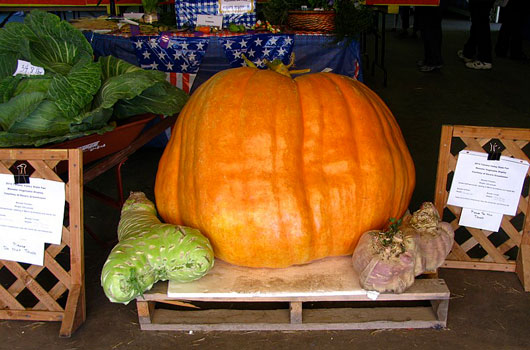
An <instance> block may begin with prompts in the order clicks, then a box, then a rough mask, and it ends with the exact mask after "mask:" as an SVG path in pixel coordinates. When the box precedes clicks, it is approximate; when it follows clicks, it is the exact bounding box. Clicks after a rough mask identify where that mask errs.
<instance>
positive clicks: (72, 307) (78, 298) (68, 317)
mask: <svg viewBox="0 0 530 350" xmlns="http://www.w3.org/2000/svg"><path fill="white" fill-rule="evenodd" d="M64 310H65V311H64V316H63V320H62V323H61V329H60V330H59V336H60V337H66V338H68V337H70V336H71V335H72V333H73V332H75V331H76V329H77V328H79V326H81V324H83V322H85V319H86V315H85V290H84V287H83V286H81V285H79V284H76V285H73V286H72V288H71V289H70V292H69V293H68V299H67V301H66V306H65V309H64Z"/></svg>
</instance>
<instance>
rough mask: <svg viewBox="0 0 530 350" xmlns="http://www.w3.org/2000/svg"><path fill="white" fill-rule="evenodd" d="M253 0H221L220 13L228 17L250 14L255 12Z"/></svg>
mask: <svg viewBox="0 0 530 350" xmlns="http://www.w3.org/2000/svg"><path fill="white" fill-rule="evenodd" d="M253 5H254V4H253V2H252V1H251V0H220V6H219V12H220V13H222V14H227V15H235V14H241V13H249V12H252V11H253V10H254V6H253Z"/></svg>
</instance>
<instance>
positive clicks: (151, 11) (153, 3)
mask: <svg viewBox="0 0 530 350" xmlns="http://www.w3.org/2000/svg"><path fill="white" fill-rule="evenodd" d="M158 3H159V0H142V7H143V8H144V22H145V23H153V22H158V13H157V9H158Z"/></svg>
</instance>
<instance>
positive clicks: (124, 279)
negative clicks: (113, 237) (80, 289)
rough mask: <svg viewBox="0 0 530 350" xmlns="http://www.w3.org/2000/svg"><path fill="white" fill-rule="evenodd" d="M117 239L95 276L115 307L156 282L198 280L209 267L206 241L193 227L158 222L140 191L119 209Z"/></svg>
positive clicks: (209, 248) (211, 257) (211, 256)
mask: <svg viewBox="0 0 530 350" xmlns="http://www.w3.org/2000/svg"><path fill="white" fill-rule="evenodd" d="M118 240H119V242H118V244H117V245H116V246H115V247H114V248H113V249H112V251H111V252H110V254H109V256H108V258H107V261H106V262H105V264H104V266H103V270H102V272H101V285H102V287H103V290H104V292H105V295H106V296H107V297H108V298H109V300H110V301H112V302H115V303H124V304H127V303H128V302H130V301H131V300H133V299H134V298H136V297H138V296H140V295H142V294H143V293H144V292H145V291H147V290H149V289H151V288H152V287H153V285H154V284H155V283H156V282H158V281H166V280H170V281H176V282H190V281H193V280H196V279H199V278H201V277H202V276H204V275H205V274H206V273H207V272H208V271H209V270H210V269H211V268H212V267H213V264H214V254H213V249H212V246H211V244H210V242H209V241H208V239H207V238H206V237H204V236H203V235H202V234H201V233H200V231H199V230H197V229H194V228H190V227H185V226H178V225H172V224H164V223H161V222H160V220H159V219H158V218H157V212H156V209H155V206H154V204H153V203H152V202H151V201H150V200H148V199H147V198H146V196H145V194H144V193H142V192H133V193H131V195H130V196H129V198H128V199H127V201H126V202H125V204H124V205H123V208H122V210H121V217H120V222H119V224H118Z"/></svg>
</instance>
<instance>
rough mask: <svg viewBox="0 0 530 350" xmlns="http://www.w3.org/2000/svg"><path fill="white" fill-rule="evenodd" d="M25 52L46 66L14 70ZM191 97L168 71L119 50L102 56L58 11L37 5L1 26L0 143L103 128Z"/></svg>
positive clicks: (168, 110) (43, 140) (169, 109)
mask: <svg viewBox="0 0 530 350" xmlns="http://www.w3.org/2000/svg"><path fill="white" fill-rule="evenodd" d="M18 60H24V61H28V62H30V63H31V64H32V65H34V66H39V67H42V68H44V70H45V74H44V75H41V76H22V75H17V76H13V74H14V72H15V70H16V67H17V62H18ZM187 98H188V96H187V94H186V93H185V92H183V91H182V90H180V89H177V88H176V87H174V86H172V85H171V84H170V83H169V82H167V81H166V79H165V74H164V73H163V72H159V71H147V70H143V69H141V68H139V67H136V66H134V65H132V64H129V63H127V62H125V61H123V60H121V59H118V58H115V57H112V56H109V57H101V58H100V59H99V60H98V61H97V62H94V60H93V51H92V47H91V45H90V43H89V42H88V41H87V40H86V38H85V36H84V35H83V34H82V33H81V32H80V31H79V30H78V29H76V28H74V27H73V26H72V25H70V24H69V23H68V22H66V21H61V20H60V19H59V17H57V16H55V15H53V14H50V13H47V12H44V11H38V10H34V11H31V13H30V14H28V15H27V16H26V18H25V20H24V23H18V22H15V23H8V24H7V25H6V26H5V27H4V28H2V29H0V147H13V146H41V145H44V144H48V143H51V142H61V141H64V140H66V139H72V138H76V137H80V136H84V135H89V134H92V133H100V134H101V133H104V132H107V131H109V130H112V129H113V128H114V126H115V125H116V121H117V120H122V119H126V118H128V117H131V116H133V115H139V114H143V113H154V114H165V115H173V114H176V113H178V112H179V111H180V109H181V108H182V107H183V106H184V104H185V103H186V101H187Z"/></svg>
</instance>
